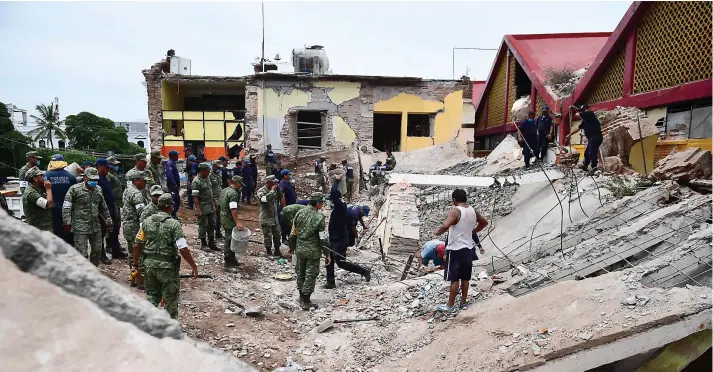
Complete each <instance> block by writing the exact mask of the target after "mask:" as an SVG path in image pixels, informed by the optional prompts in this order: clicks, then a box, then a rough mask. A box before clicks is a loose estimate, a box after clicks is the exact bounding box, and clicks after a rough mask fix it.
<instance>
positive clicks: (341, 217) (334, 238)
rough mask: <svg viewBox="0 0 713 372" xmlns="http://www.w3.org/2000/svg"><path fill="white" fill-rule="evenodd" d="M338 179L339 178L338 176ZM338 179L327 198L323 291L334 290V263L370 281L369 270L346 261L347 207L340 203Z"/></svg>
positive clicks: (340, 195)
mask: <svg viewBox="0 0 713 372" xmlns="http://www.w3.org/2000/svg"><path fill="white" fill-rule="evenodd" d="M338 177H339V176H338ZM339 181H340V180H339V178H337V179H336V180H334V182H333V184H332V188H331V190H330V192H329V198H330V200H331V201H332V205H333V207H332V214H331V215H330V217H329V247H330V248H329V249H330V252H329V257H330V260H329V261H330V262H329V264H327V284H325V285H324V288H325V289H334V288H336V284H335V280H334V279H335V278H334V264H335V262H336V264H337V266H339V268H341V269H343V270H346V271H349V272H352V273H355V274H359V275H362V276H364V280H366V281H367V282H368V281H370V280H371V273H370V272H369V270H367V269H365V268H363V267H361V266H359V265H356V264H353V263H351V262H347V261H346V259H347V258H346V256H347V244H348V232H347V205H346V204H345V203H344V202H343V201H342V194H341V193H340V192H339V187H338V186H339Z"/></svg>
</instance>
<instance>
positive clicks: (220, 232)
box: [215, 230, 224, 239]
mask: <svg viewBox="0 0 713 372" xmlns="http://www.w3.org/2000/svg"><path fill="white" fill-rule="evenodd" d="M215 238H216V239H223V238H224V236H223V232H222V231H220V230H216V231H215Z"/></svg>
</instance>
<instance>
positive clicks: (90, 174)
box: [84, 167, 99, 180]
mask: <svg viewBox="0 0 713 372" xmlns="http://www.w3.org/2000/svg"><path fill="white" fill-rule="evenodd" d="M84 177H87V178H89V179H90V180H98V179H99V171H98V170H97V169H96V168H94V167H89V168H87V169H85V170H84Z"/></svg>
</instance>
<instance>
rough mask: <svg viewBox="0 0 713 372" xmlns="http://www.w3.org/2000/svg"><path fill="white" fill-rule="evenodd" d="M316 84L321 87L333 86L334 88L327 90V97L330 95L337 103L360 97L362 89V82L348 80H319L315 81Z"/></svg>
mask: <svg viewBox="0 0 713 372" xmlns="http://www.w3.org/2000/svg"><path fill="white" fill-rule="evenodd" d="M314 86H315V87H319V88H332V90H330V91H328V92H327V97H329V99H330V100H331V101H332V102H333V103H334V104H335V105H339V104H341V103H342V102H344V101H349V100H350V99H354V98H357V97H359V91H360V90H361V83H359V82H356V83H354V82H348V81H318V82H316V83H314Z"/></svg>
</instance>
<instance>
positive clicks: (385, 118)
mask: <svg viewBox="0 0 713 372" xmlns="http://www.w3.org/2000/svg"><path fill="white" fill-rule="evenodd" d="M372 145H373V146H374V148H376V149H377V150H379V151H386V150H391V151H400V149H401V114H376V113H375V114H374V140H373V142H372Z"/></svg>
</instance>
